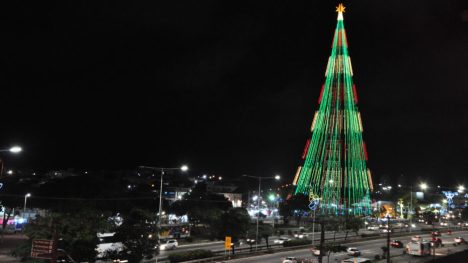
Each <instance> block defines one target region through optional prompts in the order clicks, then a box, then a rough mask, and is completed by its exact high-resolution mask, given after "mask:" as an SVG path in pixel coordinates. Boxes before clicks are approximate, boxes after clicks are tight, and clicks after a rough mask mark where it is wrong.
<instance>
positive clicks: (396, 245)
mask: <svg viewBox="0 0 468 263" xmlns="http://www.w3.org/2000/svg"><path fill="white" fill-rule="evenodd" d="M390 246H391V247H394V248H402V247H403V242H401V241H400V240H393V241H392V242H390Z"/></svg>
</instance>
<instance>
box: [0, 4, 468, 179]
mask: <svg viewBox="0 0 468 263" xmlns="http://www.w3.org/2000/svg"><path fill="white" fill-rule="evenodd" d="M8 2H9V4H5V3H2V4H1V7H0V12H1V14H0V17H2V23H1V24H0V32H1V33H2V34H1V40H2V41H1V42H2V48H1V58H0V63H1V68H0V80H1V84H0V85H1V88H2V96H1V102H2V114H1V115H2V125H1V126H2V129H1V130H0V145H3V146H6V147H7V146H10V145H11V144H14V143H18V144H21V145H22V146H23V148H24V149H25V152H24V154H22V155H21V156H15V157H12V156H5V157H4V159H5V160H6V164H7V166H13V167H17V168H21V167H27V168H34V169H59V168H79V169H101V168H107V169H126V168H133V167H136V166H138V165H153V166H163V167H173V166H178V165H179V164H181V163H187V164H188V165H189V166H190V167H191V168H192V173H193V174H194V175H196V174H197V173H210V174H218V175H223V176H226V177H235V176H239V175H240V174H252V175H257V176H270V175H272V174H274V173H279V174H282V175H283V177H285V178H288V181H292V178H293V176H294V173H295V170H296V168H297V166H298V165H299V164H301V155H302V151H303V147H304V144H305V141H306V139H307V138H308V136H310V132H309V129H310V124H311V122H312V117H313V114H314V112H315V110H316V109H317V106H318V105H317V99H318V96H319V93H320V88H321V85H322V83H323V82H324V72H325V67H326V62H327V59H328V56H329V55H330V52H331V49H330V48H331V43H332V37H333V32H334V29H335V25H336V13H335V12H334V11H335V6H336V5H337V3H338V2H337V1H325V0H324V1H246V2H242V1H218V0H217V1H141V2H140V1H89V2H84V1H56V3H51V2H50V1H45V2H44V1H36V2H34V3H32V4H30V5H27V4H25V3H23V2H21V3H20V2H18V1H8ZM344 4H345V5H346V7H347V9H346V13H345V14H344V15H345V27H346V31H347V36H348V40H349V45H350V55H351V58H352V63H353V69H354V81H355V83H356V87H357V91H358V96H359V109H360V111H361V114H362V119H363V125H364V139H365V141H366V144H367V148H368V153H369V166H370V168H371V170H372V171H373V174H374V176H375V177H376V178H381V177H389V178H396V177H397V176H399V175H400V174H404V175H405V176H408V177H413V178H417V177H423V178H424V177H425V178H430V180H431V181H437V182H438V183H440V182H442V183H446V184H449V183H450V182H448V181H447V179H448V178H452V179H454V180H455V181H454V182H463V177H465V176H466V173H467V170H468V160H467V158H468V136H467V134H468V118H467V117H466V116H468V103H467V102H468V4H467V2H466V1H462V0H460V1H450V0H444V1H427V0H424V1H423V0H418V1H407V0H400V1H383V0H372V1H370V0H366V1H362V0H359V1H352V2H350V1H345V2H344ZM436 179H437V180H436Z"/></svg>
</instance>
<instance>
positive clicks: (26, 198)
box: [23, 193, 31, 218]
mask: <svg viewBox="0 0 468 263" xmlns="http://www.w3.org/2000/svg"><path fill="white" fill-rule="evenodd" d="M28 197H31V194H30V193H27V194H25V195H24V207H23V214H26V201H27V200H28ZM28 218H29V216H28Z"/></svg>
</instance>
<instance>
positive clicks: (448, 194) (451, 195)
mask: <svg viewBox="0 0 468 263" xmlns="http://www.w3.org/2000/svg"><path fill="white" fill-rule="evenodd" d="M442 193H443V194H444V195H445V197H446V198H447V204H448V205H449V206H450V207H452V208H453V206H452V204H453V198H454V197H455V196H457V195H458V192H451V191H442Z"/></svg>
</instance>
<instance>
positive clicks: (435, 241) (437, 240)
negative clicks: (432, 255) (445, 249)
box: [431, 237, 443, 247]
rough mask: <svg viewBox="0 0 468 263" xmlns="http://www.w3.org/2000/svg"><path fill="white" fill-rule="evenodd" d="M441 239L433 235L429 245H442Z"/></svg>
mask: <svg viewBox="0 0 468 263" xmlns="http://www.w3.org/2000/svg"><path fill="white" fill-rule="evenodd" d="M442 246H443V244H442V239H440V238H439V237H433V238H432V240H431V247H442Z"/></svg>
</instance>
